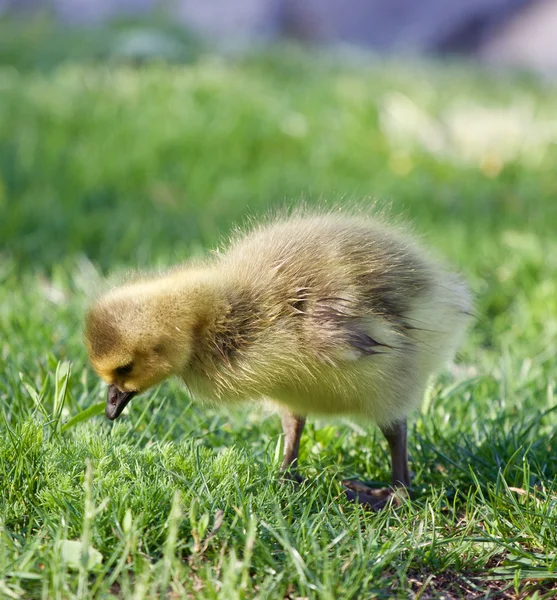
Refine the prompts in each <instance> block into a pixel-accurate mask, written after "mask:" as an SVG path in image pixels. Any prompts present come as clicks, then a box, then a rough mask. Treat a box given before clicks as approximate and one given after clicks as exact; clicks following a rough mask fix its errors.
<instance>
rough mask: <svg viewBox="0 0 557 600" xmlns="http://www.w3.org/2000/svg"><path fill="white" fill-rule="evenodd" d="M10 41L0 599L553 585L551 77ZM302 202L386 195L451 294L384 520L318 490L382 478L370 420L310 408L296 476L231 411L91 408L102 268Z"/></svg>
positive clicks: (255, 420)
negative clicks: (467, 327) (401, 487)
mask: <svg viewBox="0 0 557 600" xmlns="http://www.w3.org/2000/svg"><path fill="white" fill-rule="evenodd" d="M2 27H4V32H6V29H5V27H6V24H5V23H3V24H2ZM35 33H36V32H35ZM105 33H106V36H109V34H110V33H109V32H105ZM96 35H97V34H96ZM110 35H112V34H110ZM0 37H1V36H0ZM35 38H36V35H35V37H33V36H31V35H29V36H28V37H26V36H12V38H9V39H8V37H7V36H6V37H4V42H3V44H4V45H3V46H2V45H1V44H0V356H1V366H0V408H1V413H0V486H1V494H0V597H2V598H3V597H6V598H13V599H19V598H21V599H27V598H53V599H54V598H73V597H79V598H134V599H140V598H152V597H166V598H182V597H202V598H222V599H227V600H228V599H236V598H237V599H241V598H272V599H275V598H289V599H292V600H293V599H294V598H319V599H331V600H333V599H335V600H336V599H352V598H366V599H367V598H392V597H397V598H414V597H415V598H418V597H421V598H424V599H426V598H459V597H462V598H476V597H478V598H488V597H489V598H517V597H531V598H534V597H535V598H543V597H547V598H553V597H555V595H556V594H557V582H556V579H557V527H556V520H557V486H556V484H555V476H556V474H557V435H556V430H557V411H555V407H556V406H557V402H556V400H555V398H554V395H555V390H556V383H555V375H556V373H557V358H556V354H557V352H556V348H557V346H556V344H557V238H556V236H555V231H556V229H557V171H556V169H555V165H556V161H557V121H555V106H556V105H557V86H556V85H554V84H552V83H550V82H548V81H543V80H541V79H537V78H535V77H533V76H530V75H525V74H521V73H508V72H507V73H496V72H489V71H488V70H480V69H478V68H473V67H472V66H469V65H468V66H467V65H464V64H456V63H448V64H440V63H437V64H433V63H427V62H411V63H397V62H393V61H378V60H374V59H372V58H370V57H366V56H361V55H356V54H353V53H351V54H343V55H342V56H341V57H334V56H333V55H330V54H328V53H324V51H323V50H315V51H313V52H308V51H302V50H300V49H296V48H292V47H289V46H285V47H282V48H273V49H270V50H269V49H267V50H260V51H259V52H258V53H255V54H245V53H244V54H238V53H236V54H232V55H226V56H223V55H220V56H219V55H216V54H214V53H210V52H207V51H206V50H204V49H199V48H197V49H196V50H195V51H193V50H192V51H191V52H190V53H189V54H188V55H187V57H182V58H180V59H175V60H173V61H170V62H167V63H162V62H160V61H147V62H140V61H130V60H127V59H125V58H122V57H121V56H118V57H116V58H111V57H107V56H104V55H99V54H98V53H96V50H95V51H93V50H94V49H95V48H97V46H95V44H93V43H92V42H91V39H93V38H91V39H90V38H87V39H85V38H84V40H85V41H86V42H87V43H88V44H89V46H87V44H85V41H84V42H83V44H84V46H83V47H85V48H90V47H91V48H93V50H91V52H90V54H89V55H88V54H87V53H86V52H85V51H84V52H83V53H82V54H79V53H78V52H75V53H74V54H71V53H70V54H69V55H70V60H64V59H63V57H64V56H66V55H67V53H66V54H65V53H64V52H63V51H62V50H60V49H58V50H59V52H58V54H57V53H56V52H54V50H53V48H54V46H53V45H51V44H50V43H48V44H47V43H46V42H44V45H40V44H39V45H37V44H35V46H33V44H32V43H31V41H30V40H33V39H35ZM41 39H42V38H41ZM45 39H49V38H45ZM53 39H58V41H60V39H62V38H53ZM64 39H65V38H64ZM94 39H97V38H96V37H95V38H94ZM105 39H108V38H105ZM51 41H52V40H51ZM79 41H80V40H79V38H76V37H75V36H74V38H72V39H70V40H69V41H67V43H68V44H70V45H72V44H73V45H72V46H71V47H72V48H77V47H79V48H81V47H82V46H80V45H79ZM60 43H61V42H60ZM49 52H50V54H49ZM186 54H187V53H186ZM45 56H46V57H47V58H45ZM47 59H48V60H47ZM302 200H303V201H305V202H307V203H309V204H311V203H313V202H319V203H323V202H326V201H332V202H337V203H343V202H351V201H353V200H355V201H358V202H359V203H360V204H370V205H371V204H372V202H373V201H377V202H379V203H380V204H381V205H382V206H388V210H390V211H391V212H392V214H393V217H396V218H397V219H398V218H402V219H403V220H405V221H407V222H408V223H410V224H411V226H412V228H413V229H414V230H415V231H416V232H417V233H418V234H419V235H421V236H422V237H423V238H424V240H426V241H427V243H428V244H429V245H430V246H432V247H433V248H434V249H435V250H436V251H437V252H438V253H439V254H440V255H442V256H445V257H446V258H447V260H448V261H449V262H450V263H452V264H453V265H454V266H455V268H457V269H459V270H460V271H461V272H462V273H463V274H464V275H465V276H466V278H467V279H468V280H469V282H470V285H471V287H472V289H473V291H474V293H475V296H476V299H477V300H476V312H477V320H476V322H475V325H474V327H473V328H472V330H471V331H470V335H469V336H468V338H467V341H466V343H465V345H464V346H463V348H462V351H461V352H460V354H459V356H458V357H457V360H456V363H455V364H454V365H451V366H450V367H449V368H448V369H447V371H446V372H445V373H443V374H441V375H440V376H439V377H438V378H437V379H436V380H435V382H434V383H433V384H432V386H431V388H430V390H429V392H428V394H427V397H426V399H425V401H424V404H423V407H422V410H421V411H420V412H419V413H418V414H415V415H413V417H412V418H411V421H410V423H411V424H410V431H409V444H410V446H409V453H410V459H411V468H412V470H413V472H414V475H415V479H414V485H415V492H416V497H415V500H414V501H413V502H411V503H408V504H406V505H404V506H402V507H400V508H397V509H395V508H392V509H389V510H385V511H383V512H380V513H377V514H374V513H369V512H365V511H363V510H361V509H360V508H359V507H354V506H353V505H350V504H349V503H347V502H346V501H345V500H344V499H343V497H342V490H341V487H340V485H339V482H340V480H341V479H342V478H346V477H350V476H355V475H362V476H363V477H364V478H366V479H368V480H371V481H375V482H385V481H388V478H389V469H390V466H389V461H388V456H387V446H386V442H385V441H384V440H383V439H382V437H381V435H380V433H379V432H378V431H377V430H376V428H375V427H374V426H373V424H365V423H361V422H358V423H355V422H350V421H344V420H337V421H333V422H324V421H321V420H313V421H311V422H310V424H309V426H308V427H307V430H306V434H305V436H304V438H303V441H302V449H301V461H302V465H303V472H304V474H305V475H306V476H307V477H308V480H309V481H310V483H308V484H307V485H306V486H302V487H301V488H299V489H294V488H291V487H289V486H286V487H284V486H279V485H277V483H276V481H277V475H278V465H279V462H280V461H279V457H280V448H281V442H282V440H281V435H280V431H281V430H280V423H279V419H278V418H277V417H276V416H275V415H272V414H268V413H266V412H264V411H260V410H258V409H257V408H255V407H252V406H247V407H245V408H243V409H234V410H232V409H230V408H223V407H218V406H214V407H213V406H202V405H199V404H195V403H192V401H191V400H190V399H189V398H188V396H187V393H186V392H185V390H184V389H183V388H182V387H181V386H180V384H179V382H177V381H173V382H169V383H167V384H165V385H163V386H162V387H160V388H159V389H157V390H155V391H153V392H152V393H149V394H147V395H145V396H144V397H142V398H141V399H137V400H136V401H134V402H132V403H131V405H130V408H129V409H128V411H127V414H126V416H124V417H123V418H121V419H120V420H118V421H116V422H115V423H114V424H112V423H110V422H108V421H107V420H106V419H105V418H104V416H103V415H102V414H99V403H102V402H104V397H105V393H106V390H105V387H104V386H103V385H101V383H100V382H99V381H98V379H97V378H96V376H95V374H94V373H93V371H92V370H91V368H90V367H89V365H88V363H87V357H86V352H85V349H84V346H83V341H82V324H83V315H84V310H85V307H86V306H87V302H88V298H89V297H90V296H91V295H92V294H94V293H95V292H96V291H97V290H99V289H102V286H103V280H104V278H105V277H106V276H108V277H118V275H119V274H121V273H122V272H123V271H126V270H128V269H135V268H138V267H140V268H146V267H149V268H152V267H155V268H161V267H165V266H168V265H172V264H175V263H178V262H180V261H184V260H186V259H188V257H191V256H199V255H200V254H203V253H204V252H206V251H208V250H209V249H210V248H212V247H214V246H215V245H216V244H217V243H218V241H219V239H221V236H225V235H226V234H227V232H229V231H230V230H231V229H232V228H233V227H234V226H235V224H237V223H242V222H243V221H244V220H245V219H246V218H247V217H248V216H251V215H255V216H257V215H260V214H264V213H265V212H266V211H268V210H269V209H272V208H275V207H277V206H281V205H284V204H285V203H286V204H289V205H292V204H296V203H297V202H300V201H302ZM79 540H81V541H82V544H79V542H78V541H79ZM82 549H83V550H84V551H83V552H82Z"/></svg>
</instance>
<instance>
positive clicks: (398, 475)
mask: <svg viewBox="0 0 557 600" xmlns="http://www.w3.org/2000/svg"><path fill="white" fill-rule="evenodd" d="M381 431H382V432H383V435H384V436H385V438H386V439H387V442H388V444H389V450H390V453H391V466H392V488H380V489H376V488H371V487H368V486H366V485H365V484H363V483H361V482H359V481H343V485H344V487H345V488H346V490H345V493H346V496H347V498H348V499H349V500H351V501H353V502H359V503H360V504H362V505H364V506H366V507H367V508H371V509H373V510H379V509H381V508H383V507H384V506H385V505H386V504H387V502H388V500H389V498H391V497H392V496H393V492H394V490H396V489H397V488H398V489H400V488H403V489H405V490H410V483H411V479H410V471H409V469H408V454H407V433H406V419H403V420H402V421H399V422H398V423H395V424H394V425H390V426H388V427H382V428H381Z"/></svg>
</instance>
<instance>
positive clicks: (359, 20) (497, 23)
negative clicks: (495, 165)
mask: <svg viewBox="0 0 557 600" xmlns="http://www.w3.org/2000/svg"><path fill="white" fill-rule="evenodd" d="M556 4H557V1H556V0H0V11H2V10H3V11H4V12H5V11H7V10H12V11H19V12H21V11H27V12H28V11H33V10H37V9H45V8H49V9H51V10H52V11H53V12H54V14H56V15H57V16H58V17H59V18H60V19H61V20H63V21H64V22H66V23H80V24H84V23H86V24H92V23H98V22H101V21H105V20H108V19H110V18H113V17H115V16H122V15H134V16H142V15H147V14H149V13H150V12H152V11H155V10H156V11H157V12H160V11H162V10H165V11H166V12H168V13H169V14H171V15H172V17H173V18H174V19H177V20H178V21H180V22H182V23H183V24H184V25H187V26H189V27H191V28H192V29H195V30H197V31H199V32H200V33H202V34H205V35H208V36H212V37H213V38H216V39H218V40H221V39H225V38H228V39H232V40H234V39H251V38H257V37H262V36H264V37H276V36H281V35H288V36H291V37H295V38H298V39H302V40H305V41H310V42H323V43H348V44H353V45H358V46H364V47H367V48H370V49H373V50H376V51H380V52H408V53H422V52H441V53H442V52H465V53H476V54H478V55H480V56H484V55H485V56H495V55H498V54H501V53H503V54H504V52H505V50H504V48H510V45H509V44H508V43H507V45H506V46H505V45H502V44H499V45H497V44H495V45H493V44H494V40H496V39H497V36H500V35H502V33H501V32H502V31H503V30H504V28H505V26H507V25H508V24H509V23H510V22H512V23H513V32H512V35H513V39H518V37H520V35H522V38H523V39H527V38H528V37H529V38H530V41H529V43H530V44H531V45H534V46H535V45H536V39H532V36H529V35H528V34H525V33H524V32H521V33H520V34H518V33H517V31H518V30H520V27H521V22H522V21H524V23H529V26H530V27H531V29H532V30H533V31H535V30H536V27H537V28H538V29H539V26H540V23H542V22H543V21H544V18H545V17H544V15H545V14H546V13H544V12H543V11H541V12H539V11H538V12H539V14H537V15H536V20H537V25H532V23H533V21H534V19H532V18H529V17H528V16H527V12H528V10H530V9H533V8H534V7H540V6H542V5H546V7H548V8H550V7H551V6H555V5H556ZM522 15H526V16H524V18H523V17H522ZM540 15H541V16H540ZM546 29H547V27H546ZM528 31H530V30H528ZM553 31H555V30H554V29H553ZM507 36H510V33H508V32H507ZM490 44H491V45H493V47H492V46H490ZM552 46H553V47H555V44H552ZM487 47H490V48H491V50H489V52H488V51H485V52H484V49H485V48H487ZM513 47H515V48H517V47H518V46H516V43H515V46H513ZM546 50H547V49H546ZM509 52H510V50H509ZM514 52H515V53H517V52H518V53H520V52H519V51H517V50H514ZM540 52H542V53H543V52H544V50H543V49H542V50H540ZM536 56H537V55H536Z"/></svg>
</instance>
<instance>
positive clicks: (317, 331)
mask: <svg viewBox="0 0 557 600" xmlns="http://www.w3.org/2000/svg"><path fill="white" fill-rule="evenodd" d="M470 314H471V300H470V294H469V292H468V289H467V287H466V285H465V283H464V282H463V281H462V280H461V279H460V278H459V277H458V276H456V275H455V274H452V273H451V272H449V271H447V270H446V269H445V267H444V266H443V265H442V264H440V263H439V262H437V261H436V260H434V259H433V258H432V257H430V256H429V255H428V254H427V253H426V252H425V251H424V250H423V249H422V248H420V246H419V245H418V244H417V243H416V241H415V240H413V239H412V238H411V237H409V236H408V235H407V234H406V233H404V232H401V231H400V230H399V229H397V228H391V227H389V226H387V225H386V224H385V223H384V222H383V221H382V220H381V219H377V218H371V217H361V216H355V215H353V214H348V215H346V214H342V213H341V212H334V213H314V214H311V213H309V214H308V213H298V214H295V215H293V216H290V217H288V216H287V217H284V218H280V219H275V220H271V221H269V222H266V223H263V224H260V225H258V226H255V227H253V228H252V229H251V231H249V232H248V233H246V234H237V235H236V238H235V239H233V240H232V241H231V243H230V244H229V247H228V249H227V250H226V251H225V252H219V251H217V252H216V253H215V254H214V255H213V256H212V257H211V258H210V259H208V260H206V261H205V262H202V263H198V264H192V265H190V266H183V267H179V268H176V269H174V270H171V271H170V272H168V273H166V274H164V275H162V276H157V277H154V278H144V279H139V280H136V281H135V282H132V283H129V284H127V285H124V286H123V287H118V288H115V289H112V290H111V291H109V292H108V293H106V294H105V295H104V296H102V297H101V298H100V299H98V300H97V301H96V302H94V304H93V305H92V306H91V307H90V309H89V311H88V314H87V317H86V328H85V329H86V333H85V338H86V345H87V349H88V352H89V356H90V360H91V363H92V365H93V367H94V369H95V371H96V372H97V373H98V375H99V376H100V377H101V378H102V379H103V380H104V381H105V382H106V383H108V385H109V387H108V398H107V405H106V416H107V417H108V418H109V419H111V420H113V419H116V418H117V417H118V416H119V415H120V414H121V413H122V411H123V410H124V408H125V407H126V405H127V404H128V403H129V401H130V400H131V399H132V398H133V397H134V396H136V395H137V394H140V393H142V392H144V391H145V390H147V389H148V388H151V387H152V386H154V385H156V384H158V383H160V382H161V381H163V380H164V379H166V378H168V377H170V376H173V375H175V376H178V377H180V378H181V379H182V380H183V381H184V382H185V384H186V386H187V388H188V390H189V392H190V394H191V395H192V396H193V397H194V398H198V399H201V400H205V401H209V402H216V403H221V402H222V403H238V402H242V401H246V400H255V401H265V402H268V401H271V402H272V403H274V404H275V405H277V406H278V407H279V408H280V410H281V412H282V425H283V430H284V458H283V461H282V471H283V472H284V474H285V475H287V476H290V477H291V478H298V475H297V472H296V467H297V462H298V451H299V446H300V437H301V435H302V430H303V428H304V424H305V420H306V416H307V415H331V416H333V415H347V416H352V417H356V418H365V419H369V420H372V421H374V422H375V423H376V424H377V425H378V426H379V427H380V429H381V431H382V432H383V434H384V435H385V437H386V439H387V442H388V445H389V449H390V454H391V461H392V486H393V488H389V490H380V491H379V492H378V491H377V490H373V489H371V488H368V487H367V486H365V485H364V484H362V483H358V482H352V483H350V484H348V483H345V486H346V487H347V488H348V490H347V495H348V497H349V498H350V499H351V500H357V501H359V502H360V503H362V504H364V505H366V506H369V507H371V508H379V507H381V506H383V505H385V503H386V498H388V496H389V494H390V493H391V491H392V489H395V488H400V487H403V488H407V489H410V484H411V480H410V473H409V469H408V458H407V434H406V430H407V426H406V423H407V415H408V414H409V412H410V411H411V410H412V409H413V408H415V407H416V406H417V405H418V404H419V403H420V402H421V400H422V398H423V395H424V392H425V388H426V386H427V384H428V381H429V379H430V377H431V376H432V375H433V374H434V373H435V372H436V371H437V370H439V369H440V368H441V367H442V366H443V364H444V363H445V362H447V361H448V360H450V359H451V358H452V357H453V355H454V353H455V351H456V349H457V347H458V345H459V343H460V342H461V340H462V337H463V334H464V332H465V329H466V325H467V323H468V322H469V319H470Z"/></svg>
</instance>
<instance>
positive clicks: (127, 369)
mask: <svg viewBox="0 0 557 600" xmlns="http://www.w3.org/2000/svg"><path fill="white" fill-rule="evenodd" d="M132 369H133V363H132V362H129V363H128V364H126V365H122V366H120V367H116V369H114V373H116V375H118V376H121V375H129V374H130V373H131V372H132Z"/></svg>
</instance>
